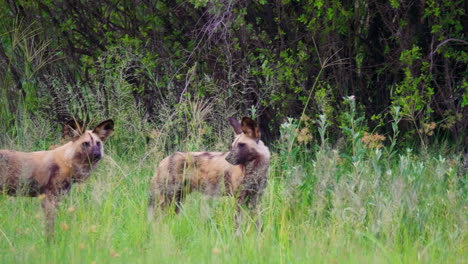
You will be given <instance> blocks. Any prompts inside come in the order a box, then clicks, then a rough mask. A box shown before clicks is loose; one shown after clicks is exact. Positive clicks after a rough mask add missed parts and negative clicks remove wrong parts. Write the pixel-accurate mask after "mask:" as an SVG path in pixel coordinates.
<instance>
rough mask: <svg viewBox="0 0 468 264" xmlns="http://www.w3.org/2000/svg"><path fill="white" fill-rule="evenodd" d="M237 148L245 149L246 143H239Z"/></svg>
mask: <svg viewBox="0 0 468 264" xmlns="http://www.w3.org/2000/svg"><path fill="white" fill-rule="evenodd" d="M237 146H239V148H243V147H245V143H239V144H237Z"/></svg>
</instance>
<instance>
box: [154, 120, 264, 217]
mask: <svg viewBox="0 0 468 264" xmlns="http://www.w3.org/2000/svg"><path fill="white" fill-rule="evenodd" d="M229 121H230V122H231V125H232V126H233V128H234V131H235V132H236V134H237V136H236V138H235V140H234V142H233V143H232V148H231V151H229V152H176V153H174V154H172V155H171V156H168V157H166V158H164V159H163V160H162V161H161V162H160V163H159V166H158V168H157V171H156V174H155V176H154V177H153V179H152V181H151V187H150V201H149V209H148V214H149V217H150V218H151V217H152V216H153V214H154V206H155V205H156V203H157V204H158V205H159V207H161V208H165V207H167V205H169V204H170V203H172V202H174V203H175V205H176V211H177V212H178V211H179V209H180V203H181V202H182V199H183V197H184V196H185V195H186V194H188V193H190V192H191V191H200V192H202V193H204V194H207V195H233V196H235V197H237V199H238V213H237V215H236V219H237V220H238V218H239V217H240V210H241V206H242V205H243V204H246V205H248V207H249V208H250V209H254V208H255V207H256V203H257V201H258V200H259V199H260V198H261V195H262V194H263V190H264V188H265V185H266V181H267V174H268V168H269V163H270V152H269V150H268V148H267V147H266V146H265V145H264V143H263V142H262V141H261V140H260V133H259V131H258V125H257V124H256V122H255V121H253V120H252V119H250V118H246V117H244V118H243V119H242V124H239V122H238V121H237V120H236V119H234V118H230V119H229Z"/></svg>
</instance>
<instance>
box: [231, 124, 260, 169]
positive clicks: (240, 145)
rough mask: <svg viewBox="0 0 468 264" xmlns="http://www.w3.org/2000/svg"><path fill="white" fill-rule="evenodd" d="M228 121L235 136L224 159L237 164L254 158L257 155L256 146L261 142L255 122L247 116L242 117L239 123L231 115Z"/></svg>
mask: <svg viewBox="0 0 468 264" xmlns="http://www.w3.org/2000/svg"><path fill="white" fill-rule="evenodd" d="M229 122H230V123H231V126H232V128H233V129H234V132H235V133H236V135H237V136H236V138H235V140H234V142H233V143H232V146H231V150H230V151H229V153H228V155H227V156H226V160H227V161H228V162H229V163H231V164H233V165H239V164H245V163H248V162H250V161H252V160H254V159H256V158H257V157H258V156H259V153H258V151H257V148H258V146H259V144H260V143H261V141H260V131H259V128H258V125H257V122H255V121H254V120H252V119H251V118H248V117H244V118H242V121H241V123H239V121H237V119H235V118H234V117H231V118H229ZM261 144H262V145H263V143H261Z"/></svg>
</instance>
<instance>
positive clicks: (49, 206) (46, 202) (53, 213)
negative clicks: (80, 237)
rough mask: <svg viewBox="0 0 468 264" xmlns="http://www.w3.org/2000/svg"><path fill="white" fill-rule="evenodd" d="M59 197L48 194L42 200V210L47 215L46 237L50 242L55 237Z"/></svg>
mask: <svg viewBox="0 0 468 264" xmlns="http://www.w3.org/2000/svg"><path fill="white" fill-rule="evenodd" d="M58 200H59V199H58V196H57V195H55V194H53V193H51V192H47V193H46V194H45V197H44V199H43V200H42V209H43V210H44V215H45V235H46V238H47V241H48V242H50V241H52V240H53V239H54V237H55V219H56V217H57V205H58Z"/></svg>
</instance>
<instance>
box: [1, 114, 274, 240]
mask: <svg viewBox="0 0 468 264" xmlns="http://www.w3.org/2000/svg"><path fill="white" fill-rule="evenodd" d="M229 123H230V125H231V126H232V128H233V130H234V132H235V138H234V141H233V143H232V146H231V148H230V150H229V151H226V152H176V153H173V154H172V155H170V156H168V157H166V158H164V159H163V160H162V161H160V163H159V165H158V167H157V169H156V172H155V174H154V176H153V178H152V179H151V183H150V186H149V202H148V218H149V220H150V221H151V220H152V219H153V218H154V215H155V214H157V212H160V213H163V212H164V211H165V210H167V208H168V207H170V208H175V211H176V212H177V213H178V212H179V211H180V210H181V204H182V202H183V199H184V197H186V195H187V194H188V193H190V192H192V191H198V192H202V193H204V194H206V195H209V196H220V195H230V196H233V197H235V198H236V199H237V209H236V214H235V216H234V217H235V223H236V229H237V231H239V230H238V228H239V224H240V222H241V219H242V214H243V209H242V208H243V207H244V206H245V207H247V209H248V211H250V212H251V213H258V210H256V208H258V207H257V203H258V202H259V200H260V199H261V197H262V194H263V191H264V189H265V186H266V183H267V177H268V168H269V165H270V152H269V150H268V147H266V146H265V144H264V143H263V142H262V141H261V140H260V131H259V127H258V124H257V123H256V122H255V121H254V120H253V119H251V118H248V117H244V118H242V120H241V121H240V122H239V121H238V120H237V119H236V118H234V117H231V118H229ZM113 131H114V122H113V121H112V120H106V121H104V122H102V123H100V124H99V125H97V126H96V127H95V128H94V129H92V130H90V129H89V130H88V129H86V128H85V127H84V126H83V123H82V122H80V121H78V120H70V121H69V122H67V123H66V124H65V125H64V126H63V139H62V143H63V144H62V145H60V146H54V147H52V149H51V150H47V151H36V152H20V151H15V150H0V195H11V196H30V197H36V196H42V197H43V199H42V208H43V210H44V215H45V234H46V237H47V239H48V240H51V239H53V238H54V233H55V218H56V212H57V207H58V204H59V202H60V199H61V198H62V197H63V196H64V195H66V194H67V193H68V192H69V191H70V188H71V187H72V184H73V183H77V182H83V181H85V180H86V179H88V178H89V177H90V175H91V172H92V171H93V169H94V168H95V167H96V166H97V164H98V163H99V161H100V160H101V159H102V158H103V156H104V141H106V139H107V138H109V136H110V135H111V134H112V132H113ZM171 205H172V206H171ZM259 219H260V217H258V219H257V226H258V227H260V224H261V223H260V222H259Z"/></svg>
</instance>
